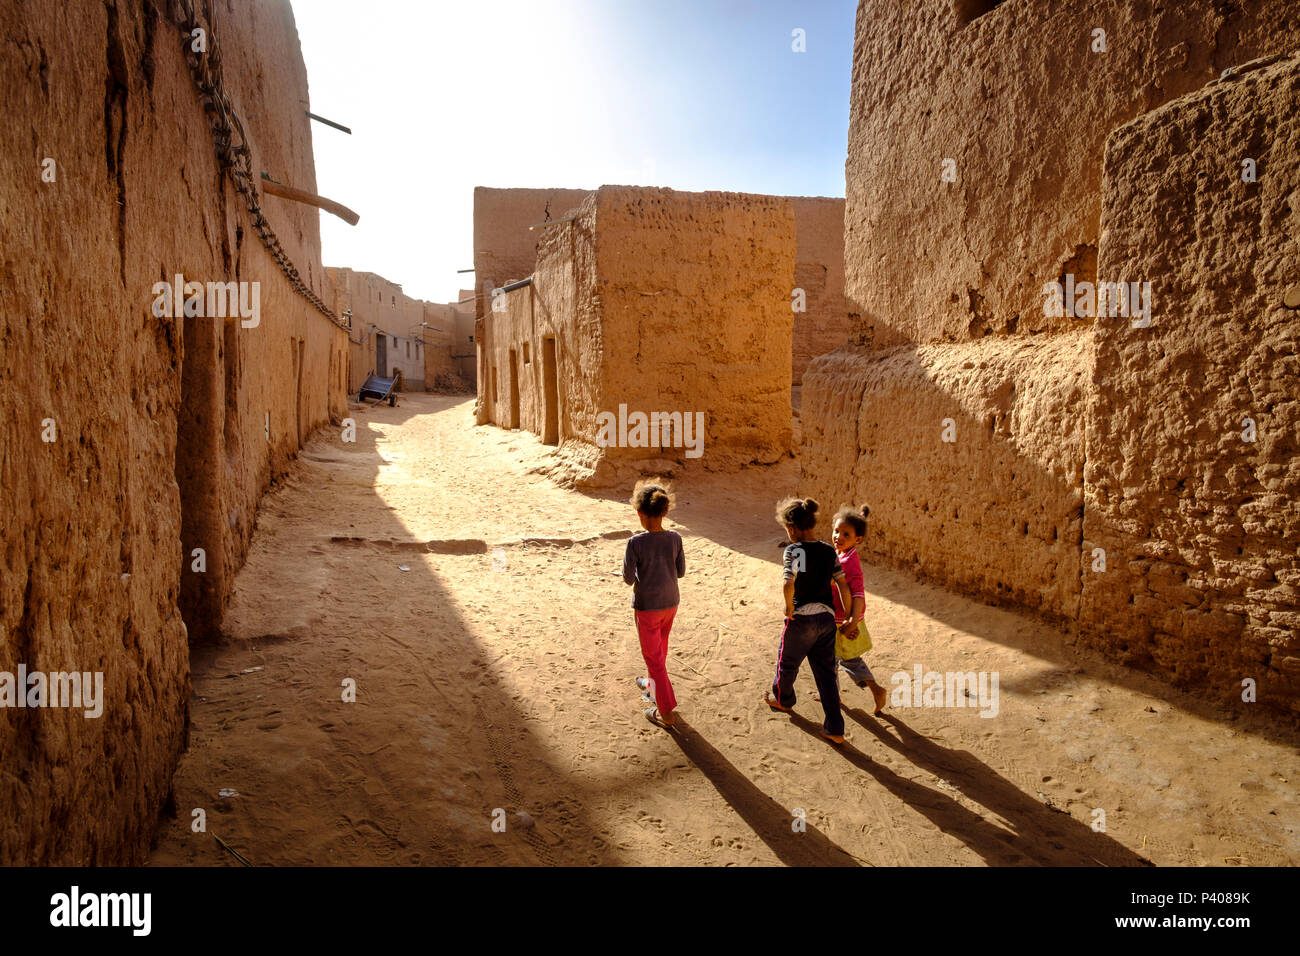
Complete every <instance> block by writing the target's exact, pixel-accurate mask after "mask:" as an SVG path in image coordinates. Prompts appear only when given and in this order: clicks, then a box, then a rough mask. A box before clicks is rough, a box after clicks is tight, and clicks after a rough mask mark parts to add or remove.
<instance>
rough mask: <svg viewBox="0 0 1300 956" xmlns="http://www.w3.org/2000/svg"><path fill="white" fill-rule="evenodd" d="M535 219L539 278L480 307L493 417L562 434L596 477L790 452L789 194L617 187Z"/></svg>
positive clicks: (577, 476)
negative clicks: (653, 422)
mask: <svg viewBox="0 0 1300 956" xmlns="http://www.w3.org/2000/svg"><path fill="white" fill-rule="evenodd" d="M534 234H535V235H536V236H537V239H536V241H537V252H536V258H535V261H534V263H533V264H532V267H531V268H530V270H529V272H530V273H531V276H530V278H528V279H527V280H523V281H522V282H517V283H513V284H509V283H508V284H507V285H506V286H505V287H504V289H503V291H502V292H501V293H500V295H499V297H498V298H499V301H498V302H497V304H496V305H495V309H494V305H493V303H492V301H491V300H489V302H488V305H487V311H486V313H485V314H484V315H483V316H482V317H481V318H480V320H479V324H478V329H479V337H478V346H479V402H480V404H479V415H480V420H481V421H483V422H492V423H495V424H497V425H500V426H501V427H504V428H525V429H528V430H530V431H533V432H535V433H536V434H538V435H539V436H541V438H542V440H543V441H544V442H546V443H548V444H555V445H560V444H562V445H563V448H562V455H561V459H562V462H563V464H562V465H561V466H560V468H559V469H558V471H559V473H560V474H562V475H564V476H566V477H567V478H569V479H571V480H573V481H576V482H583V483H585V482H592V483H605V482H607V481H614V480H622V475H623V474H624V473H626V474H628V475H630V474H632V473H633V472H635V471H637V470H639V469H640V468H641V467H642V466H643V465H645V464H646V463H647V462H649V463H651V466H652V467H660V466H671V464H672V463H676V464H683V463H685V462H689V461H690V460H692V459H695V458H701V459H703V462H702V463H703V464H704V465H706V466H707V467H710V468H724V469H725V468H733V467H739V466H740V465H743V464H748V463H751V462H772V461H775V460H777V459H778V458H780V457H782V456H784V455H786V454H788V453H789V452H790V448H791V409H790V378H791V375H790V360H789V357H790V348H791V346H790V343H791V335H792V328H793V313H792V311H791V289H792V282H793V276H794V270H795V255H796V248H797V240H796V235H795V216H794V207H793V204H792V203H791V201H790V200H789V199H786V198H782V197H774V196H754V195H746V194H743V193H722V192H703V193H690V192H679V191H675V190H672V189H659V188H639V187H629V186H602V187H601V188H600V189H598V190H596V191H595V192H593V193H588V194H586V196H585V198H584V199H583V200H582V201H581V203H579V204H578V206H577V207H575V208H574V209H572V210H569V211H568V212H567V214H566V215H565V216H562V217H558V218H557V220H556V221H553V222H552V223H551V224H549V225H546V226H544V227H542V228H540V229H538V230H537V231H536V232H535V233H534ZM475 265H476V267H479V266H480V263H479V261H478V260H477V259H476V263H475ZM515 268H516V269H517V268H518V267H515ZM486 272H487V270H486V268H484V269H483V273H486ZM508 276H509V272H497V273H495V275H494V276H493V281H499V279H498V278H497V277H500V278H506V277H508ZM638 414H640V415H644V416H647V418H648V417H649V416H651V415H659V416H662V418H661V419H660V420H659V424H658V427H654V428H646V427H645V426H646V425H647V424H649V423H648V422H643V423H642V428H641V431H640V432H639V433H638V432H637V430H636V429H637V425H636V416H637V415H638ZM602 416H604V417H602ZM673 416H676V417H673ZM611 418H613V419H614V420H615V422H616V424H615V428H614V431H612V432H606V433H605V435H604V439H603V440H602V434H601V428H602V427H605V426H607V425H608V424H609V422H610V419H611ZM602 423H603V424H602ZM665 423H666V424H665Z"/></svg>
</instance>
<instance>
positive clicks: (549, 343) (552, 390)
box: [542, 338, 560, 445]
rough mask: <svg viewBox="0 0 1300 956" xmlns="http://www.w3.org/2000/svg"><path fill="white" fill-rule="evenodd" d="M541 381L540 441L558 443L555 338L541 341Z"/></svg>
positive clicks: (558, 373)
mask: <svg viewBox="0 0 1300 956" xmlns="http://www.w3.org/2000/svg"><path fill="white" fill-rule="evenodd" d="M542 382H543V388H544V390H545V396H544V399H543V402H542V404H543V406H544V412H543V415H544V418H543V422H544V425H543V427H542V442H543V443H545V444H547V445H558V444H559V443H560V369H559V366H558V365H557V364H556V360H555V339H554V338H547V339H545V340H544V341H543V342H542Z"/></svg>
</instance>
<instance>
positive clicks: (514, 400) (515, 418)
mask: <svg viewBox="0 0 1300 956" xmlns="http://www.w3.org/2000/svg"><path fill="white" fill-rule="evenodd" d="M510 427H511V428H518V427H519V356H518V355H516V354H515V350H514V349H511V350H510Z"/></svg>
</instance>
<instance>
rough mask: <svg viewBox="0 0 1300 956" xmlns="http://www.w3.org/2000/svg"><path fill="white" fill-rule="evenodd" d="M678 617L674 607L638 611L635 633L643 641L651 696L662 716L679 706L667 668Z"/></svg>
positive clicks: (642, 653)
mask: <svg viewBox="0 0 1300 956" xmlns="http://www.w3.org/2000/svg"><path fill="white" fill-rule="evenodd" d="M676 615H677V608H675V607H666V608H664V609H663V610H661V611H637V612H636V633H637V636H638V637H639V638H641V656H642V657H644V658H645V666H646V671H647V672H648V673H647V675H646V676H648V677H649V678H650V696H651V697H652V698H654V702H655V706H656V707H658V708H659V713H661V714H671V713H672V712H673V710H674V709H675V708H676V707H677V698H676V697H675V696H674V695H673V685H672V684H671V683H670V682H669V680H668V667H667V660H668V632H669V631H671V630H672V629H673V618H674V617H675V616H676Z"/></svg>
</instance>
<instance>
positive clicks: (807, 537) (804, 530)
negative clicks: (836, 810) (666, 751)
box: [623, 481, 886, 744]
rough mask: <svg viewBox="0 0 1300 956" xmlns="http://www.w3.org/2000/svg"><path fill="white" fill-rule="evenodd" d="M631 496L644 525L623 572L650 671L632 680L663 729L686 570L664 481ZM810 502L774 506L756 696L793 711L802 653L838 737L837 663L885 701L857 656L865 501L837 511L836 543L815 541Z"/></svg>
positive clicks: (878, 701) (828, 727)
mask: <svg viewBox="0 0 1300 956" xmlns="http://www.w3.org/2000/svg"><path fill="white" fill-rule="evenodd" d="M631 503H632V507H633V508H635V509H636V513H637V517H638V519H639V520H640V522H641V527H642V528H644V529H645V530H644V532H643V533H641V534H637V535H634V536H633V537H631V538H630V539H628V542H627V550H626V551H625V553H624V557H623V580H624V581H625V582H626V583H628V584H630V585H632V587H633V599H632V607H633V609H634V612H635V615H636V626H637V635H638V637H639V638H640V641H641V654H642V656H643V657H644V658H645V664H646V671H647V675H648V676H647V677H639V678H637V681H636V683H637V686H638V687H640V688H641V690H642V692H643V695H644V696H645V698H646V699H647V700H649V701H651V702H652V703H653V705H654V706H652V707H650V708H648V709H647V710H646V711H645V717H646V719H647V720H649V721H650V722H651V723H653V724H656V725H657V726H660V727H663V728H665V729H667V728H671V727H672V726H673V724H674V723H675V721H676V717H675V715H674V713H673V712H674V710H675V709H676V707H677V699H676V697H675V696H674V694H673V688H672V683H671V681H670V680H669V678H668V669H667V659H668V636H669V633H670V632H671V630H672V624H673V618H674V616H675V615H676V613H677V605H678V603H679V601H680V594H679V591H678V588H677V580H678V578H681V577H684V576H685V574H686V558H685V554H684V552H683V550H682V539H681V536H680V535H679V534H678V533H677V532H675V531H666V530H664V527H663V520H664V516H665V515H666V514H667V513H668V510H669V509H670V508H671V507H672V505H673V496H672V492H671V491H670V490H669V489H668V488H667V487H666V486H665V485H663V484H659V483H656V482H648V481H641V482H638V483H637V485H636V488H635V489H634V490H633V493H632V502H631ZM818 509H819V506H818V504H817V502H816V501H814V500H813V499H811V498H787V499H785V500H784V501H782V502H780V504H778V505H777V513H776V519H777V522H778V523H779V524H780V525H781V526H782V527H783V528H784V529H785V532H786V535H787V537H789V539H790V544H789V545H788V546H787V547H786V549H785V553H784V555H783V559H782V570H781V575H782V581H783V587H782V590H783V594H784V598H785V623H784V626H783V627H782V629H781V640H780V645H779V648H778V651H777V671H776V676H775V678H774V679H773V681H772V687H771V689H770V690H769V691H768V692H767V693H766V694H765V695H764V700H765V701H766V703H767V705H768V706H769V707H771V708H772V709H773V710H779V711H789V710H791V709H792V708H793V706H794V703H795V692H794V681H795V676H796V675H797V674H798V673H799V667H800V666H801V665H802V664H803V661H804V660H805V659H807V660H808V663H809V666H810V667H811V668H812V672H813V680H814V681H816V684H817V691H818V694H817V696H818V698H819V699H820V701H821V705H822V710H823V711H824V713H825V721H824V722H823V724H822V736H824V737H826V738H827V739H828V740H830V741H831V742H832V743H836V744H841V743H843V742H844V716H843V715H842V714H841V713H840V693H839V681H838V679H837V676H836V667H837V661H838V666H840V667H843V668H844V670H845V671H846V672H847V673H848V674H849V675H850V677H852V678H853V680H854V681H855V682H856V683H857V684H858V686H859V687H864V688H867V689H869V690H870V691H871V692H872V694H873V696H874V698H875V705H876V706H875V713H877V714H878V713H880V711H881V708H883V707H884V705H885V699H886V693H885V689H884V688H883V687H881V686H880V685H879V684H878V683H877V682H876V680H875V678H874V677H873V676H872V674H871V669H870V668H869V667H868V666H867V664H866V662H865V661H863V660H862V657H861V650H862V649H864V648H870V646H871V643H870V636H869V635H868V634H867V631H866V625H865V624H864V623H863V622H862V618H863V614H864V611H865V606H866V596H865V590H864V587H863V580H862V565H861V562H860V560H859V558H858V553H857V548H858V544H859V543H860V542H861V540H862V536H863V535H864V534H865V533H866V517H867V509H866V508H865V507H864V508H862V509H861V510H860V511H858V510H854V509H851V508H843V509H841V510H840V512H839V513H838V514H837V515H836V516H835V523H834V528H833V536H832V540H834V542H835V546H834V547H831V546H830V545H828V544H826V543H825V542H822V541H819V540H817V533H816V527H817V511H818ZM837 642H838V649H839V651H840V652H841V653H839V654H837Z"/></svg>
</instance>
